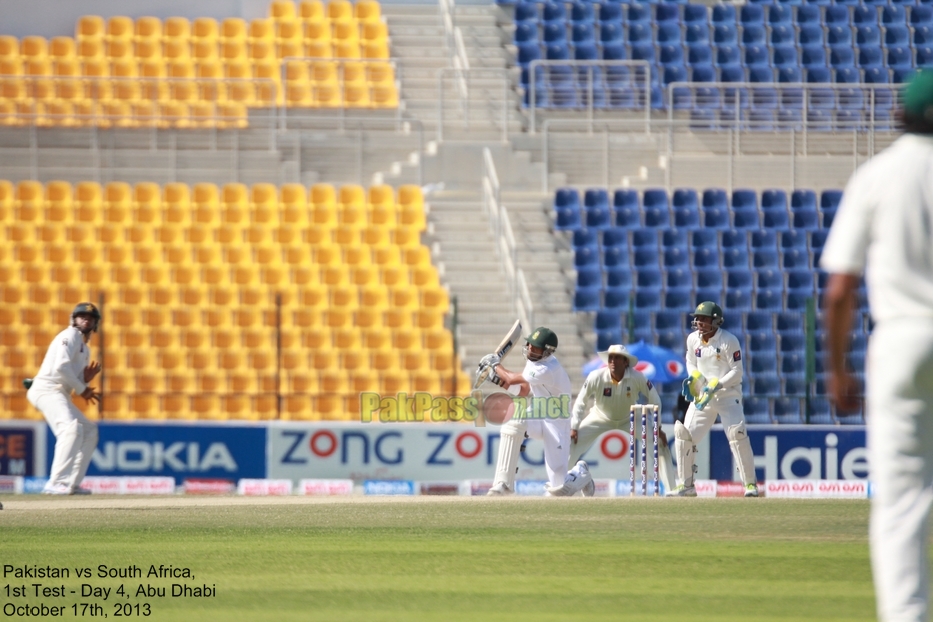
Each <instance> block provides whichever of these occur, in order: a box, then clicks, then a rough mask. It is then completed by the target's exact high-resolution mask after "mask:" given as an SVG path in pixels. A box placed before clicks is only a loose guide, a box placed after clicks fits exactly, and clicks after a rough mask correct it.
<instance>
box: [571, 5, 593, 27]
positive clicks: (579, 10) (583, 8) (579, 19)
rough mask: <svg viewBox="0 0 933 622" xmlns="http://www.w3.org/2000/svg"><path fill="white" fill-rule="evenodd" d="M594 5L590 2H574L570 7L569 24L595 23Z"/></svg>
mask: <svg viewBox="0 0 933 622" xmlns="http://www.w3.org/2000/svg"><path fill="white" fill-rule="evenodd" d="M595 7H596V5H595V4H593V3H592V2H581V0H576V1H575V2H574V3H573V4H571V5H570V23H571V24H574V25H576V24H592V23H593V22H594V21H596V9H595Z"/></svg>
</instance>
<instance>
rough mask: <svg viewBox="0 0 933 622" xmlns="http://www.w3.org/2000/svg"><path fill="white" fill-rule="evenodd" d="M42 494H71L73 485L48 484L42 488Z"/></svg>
mask: <svg viewBox="0 0 933 622" xmlns="http://www.w3.org/2000/svg"><path fill="white" fill-rule="evenodd" d="M42 494H44V495H70V494H71V487H70V486H66V485H65V484H57V485H55V486H46V487H45V488H43V489H42Z"/></svg>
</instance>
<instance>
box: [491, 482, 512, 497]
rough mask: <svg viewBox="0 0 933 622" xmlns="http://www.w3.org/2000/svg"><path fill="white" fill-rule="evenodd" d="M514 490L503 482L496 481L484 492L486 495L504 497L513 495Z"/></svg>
mask: <svg viewBox="0 0 933 622" xmlns="http://www.w3.org/2000/svg"><path fill="white" fill-rule="evenodd" d="M514 494H515V491H514V490H512V489H511V488H509V487H508V486H506V485H505V482H496V483H495V484H494V485H493V487H492V488H490V489H489V491H488V492H487V493H486V496H487V497H505V496H508V495H514Z"/></svg>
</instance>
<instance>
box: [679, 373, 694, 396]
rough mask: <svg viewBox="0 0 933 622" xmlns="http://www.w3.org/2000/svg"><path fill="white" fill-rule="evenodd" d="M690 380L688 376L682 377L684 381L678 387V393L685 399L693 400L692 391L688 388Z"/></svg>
mask: <svg viewBox="0 0 933 622" xmlns="http://www.w3.org/2000/svg"><path fill="white" fill-rule="evenodd" d="M691 384H692V380H691V379H690V378H684V383H683V385H682V386H681V388H680V394H681V395H683V396H684V397H685V398H687V400H689V401H691V402H692V401H693V391H691V390H690V385H691Z"/></svg>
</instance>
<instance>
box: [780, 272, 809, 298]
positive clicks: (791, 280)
mask: <svg viewBox="0 0 933 622" xmlns="http://www.w3.org/2000/svg"><path fill="white" fill-rule="evenodd" d="M786 274H787V290H788V291H793V292H798V293H809V294H812V293H813V292H814V289H813V272H812V271H810V270H788V271H787V273H786Z"/></svg>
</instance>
